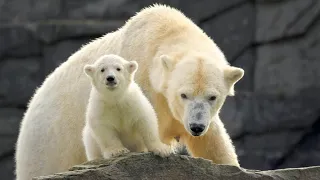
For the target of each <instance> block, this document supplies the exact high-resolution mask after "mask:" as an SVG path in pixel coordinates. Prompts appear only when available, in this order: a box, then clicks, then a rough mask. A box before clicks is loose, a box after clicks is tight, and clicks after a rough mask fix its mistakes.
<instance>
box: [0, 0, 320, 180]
mask: <svg viewBox="0 0 320 180" xmlns="http://www.w3.org/2000/svg"><path fill="white" fill-rule="evenodd" d="M154 2H159V3H165V4H168V5H172V6H174V7H177V8H179V9H180V10H182V11H183V12H184V13H185V14H186V15H187V16H189V17H190V18H192V20H193V21H194V22H196V23H197V24H198V25H199V26H200V27H202V28H203V29H204V30H205V31H206V32H207V33H208V35H209V36H211V37H212V38H213V39H214V40H215V41H216V43H217V44H218V45H219V46H220V47H221V49H222V50H223V51H224V52H225V54H226V56H227V58H228V60H229V61H230V62H231V64H232V65H235V66H240V67H242V68H244V69H245V71H246V74H245V77H244V78H243V79H242V80H241V82H239V84H237V86H236V91H237V95H236V96H235V97H234V98H228V100H227V102H226V104H225V106H224V108H223V110H222V113H221V116H222V119H223V121H224V122H225V124H226V127H227V129H228V132H229V133H230V134H231V136H232V138H233V140H234V142H235V146H236V148H237V153H238V155H239V158H240V162H241V164H242V166H243V167H245V168H251V169H261V170H266V169H275V168H285V167H301V166H311V165H320V143H319V142H320V95H319V93H318V92H319V90H320V81H319V80H318V79H319V78H320V61H319V58H320V51H318V50H319V49H320V20H319V16H320V1H319V0H277V1H276V0H255V1H254V0H228V1H226V0H202V1H192V0H184V1H183V0H160V1H154V0H148V1H147V0H140V1H138V0H121V1H120V0H119V1H118V0H91V1H85V0H77V1H63V0H42V1H32V0H24V1H23V0H2V1H1V2H0V142H2V145H1V146H0V167H1V168H0V177H3V179H13V170H14V163H13V155H14V146H15V142H16V138H17V134H18V129H19V123H20V120H21V118H22V115H23V113H24V111H25V108H26V105H27V103H28V101H29V99H30V97H31V96H32V94H33V93H34V91H35V88H36V87H37V86H39V85H40V84H41V83H42V81H43V80H44V78H45V76H46V75H48V74H49V73H50V72H51V71H52V70H53V69H54V68H56V67H57V66H58V65H59V64H60V63H61V62H63V61H65V60H66V58H67V57H68V56H70V55H71V53H73V52H75V51H76V50H77V49H78V48H79V47H80V46H81V45H82V44H84V43H86V42H88V41H90V40H92V39H94V38H96V37H98V36H100V35H102V34H104V33H107V32H110V31H112V30H116V29H117V28H118V27H120V26H121V25H123V23H124V22H125V20H127V19H128V18H129V17H130V16H132V15H134V14H135V12H136V11H139V10H140V9H141V8H142V7H145V6H146V5H150V4H152V3H154Z"/></svg>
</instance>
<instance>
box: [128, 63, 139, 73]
mask: <svg viewBox="0 0 320 180" xmlns="http://www.w3.org/2000/svg"><path fill="white" fill-rule="evenodd" d="M127 68H128V72H129V73H130V74H132V73H135V72H136V71H137V70H138V63H137V61H129V63H128V64H127Z"/></svg>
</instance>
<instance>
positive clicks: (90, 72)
mask: <svg viewBox="0 0 320 180" xmlns="http://www.w3.org/2000/svg"><path fill="white" fill-rule="evenodd" d="M83 70H84V72H85V74H86V75H87V76H89V77H92V75H93V72H94V66H93V65H85V66H84V68H83Z"/></svg>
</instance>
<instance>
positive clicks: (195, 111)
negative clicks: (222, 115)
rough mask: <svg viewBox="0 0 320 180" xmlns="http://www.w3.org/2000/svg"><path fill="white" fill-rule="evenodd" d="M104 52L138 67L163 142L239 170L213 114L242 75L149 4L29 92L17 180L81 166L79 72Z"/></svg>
mask: <svg viewBox="0 0 320 180" xmlns="http://www.w3.org/2000/svg"><path fill="white" fill-rule="evenodd" d="M111 53H112V54H117V55H120V56H122V57H123V58H125V59H128V60H135V61H137V62H138V63H139V67H140V69H139V71H138V72H137V74H136V78H135V80H136V82H137V83H138V84H139V85H140V86H141V87H142V89H143V91H144V92H145V93H146V96H147V97H148V98H149V100H150V101H151V103H152V104H153V106H154V108H155V110H156V113H157V116H158V119H159V132H160V136H161V139H162V141H163V142H165V143H167V144H170V143H173V142H174V140H175V137H180V139H181V141H182V142H183V143H185V144H186V146H187V148H188V150H189V151H190V153H191V154H192V155H193V156H196V157H203V158H207V159H211V160H212V161H213V162H215V163H220V164H232V165H236V166H239V163H238V159H237V155H236V153H235V150H234V147H233V145H232V142H231V140H230V138H229V135H228V134H227V133H226V130H225V128H224V126H223V124H222V122H221V121H220V119H219V116H218V113H219V110H220V108H221V106H222V105H223V103H224V101H225V98H226V96H228V95H231V96H232V95H233V94H234V92H233V87H234V84H235V83H236V82H237V81H238V80H240V79H241V78H242V76H243V74H244V71H243V70H242V69H240V68H236V67H232V66H230V65H229V64H228V62H227V61H226V60H225V57H224V55H223V53H222V52H221V50H220V49H219V48H218V47H217V46H216V44H215V43H214V42H213V41H212V40H211V39H210V38H209V37H208V36H207V35H206V34H205V33H204V32H203V31H202V30H201V29H200V28H199V27H198V26H196V25H195V24H194V23H193V22H192V21H191V20H190V19H188V18H187V17H185V16H184V15H183V14H182V13H181V12H180V11H178V10H176V9H173V8H171V7H168V6H164V5H153V6H151V7H148V8H145V9H143V10H142V11H140V12H139V13H137V14H136V15H135V16H134V17H132V18H131V19H129V20H128V21H127V22H126V24H125V25H124V26H123V27H122V28H120V29H118V30H117V31H115V32H112V33H108V34H106V35H105V36H103V37H101V38H98V39H96V40H94V41H92V42H90V43H89V44H87V45H85V46H83V47H82V48H81V49H80V50H79V51H77V52H75V53H74V54H73V55H71V56H70V57H69V58H68V60H67V61H66V62H64V63H63V64H61V65H60V66H59V67H58V68H57V69H56V70H55V71H54V72H53V73H51V74H50V75H49V76H48V77H47V79H46V80H45V81H44V83H43V84H42V85H41V87H40V88H38V89H37V91H36V93H35V95H34V96H33V97H32V99H31V101H30V103H29V105H28V109H27V111H26V113H25V115H24V118H23V120H22V123H21V128H20V134H19V137H18V142H17V149H16V175H17V179H18V180H24V179H28V180H29V179H31V177H34V176H40V175H47V174H52V173H56V172H61V171H66V170H67V169H68V168H70V167H71V166H73V165H76V164H80V163H83V162H85V161H86V159H85V157H86V156H85V151H84V147H83V145H82V140H81V131H82V129H83V127H84V125H85V108H86V105H87V102H88V98H89V94H90V89H91V84H90V81H89V80H88V78H87V77H86V76H85V74H84V73H83V67H84V65H86V64H88V63H93V62H94V61H95V60H96V59H98V58H99V57H100V56H102V55H104V54H111Z"/></svg>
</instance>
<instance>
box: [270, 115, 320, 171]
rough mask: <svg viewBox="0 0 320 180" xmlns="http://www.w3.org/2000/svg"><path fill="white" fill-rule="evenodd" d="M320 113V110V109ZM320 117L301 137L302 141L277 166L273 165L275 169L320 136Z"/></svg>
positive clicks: (276, 163)
mask: <svg viewBox="0 0 320 180" xmlns="http://www.w3.org/2000/svg"><path fill="white" fill-rule="evenodd" d="M319 112H320V109H319ZM319 129H320V117H319V118H318V119H317V121H315V123H314V124H313V125H312V126H311V127H310V129H309V130H305V134H304V135H303V136H302V137H301V139H300V141H298V142H297V143H296V144H295V145H294V146H292V147H291V148H290V149H289V150H288V151H287V152H286V153H285V154H284V155H283V156H282V157H281V158H280V159H279V160H278V161H277V162H275V164H274V165H273V167H274V169H277V168H279V166H281V165H282V164H283V163H284V162H285V161H286V160H287V159H289V158H291V157H292V154H294V152H295V151H296V150H297V149H299V148H300V147H302V146H303V145H304V144H305V142H306V141H307V140H308V139H311V137H315V136H316V135H318V134H320V131H319Z"/></svg>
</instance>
